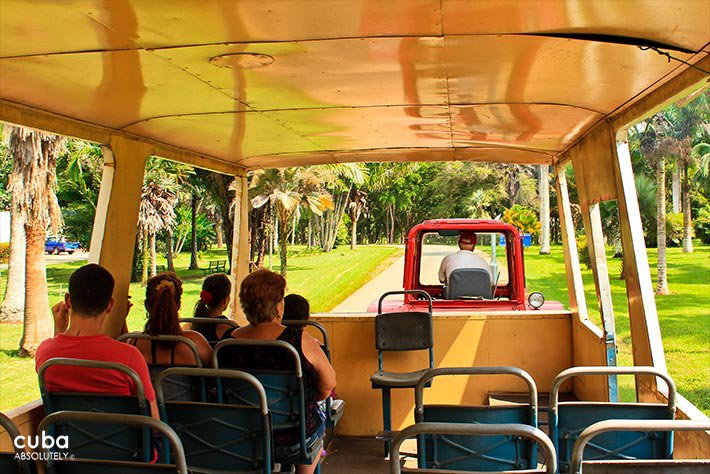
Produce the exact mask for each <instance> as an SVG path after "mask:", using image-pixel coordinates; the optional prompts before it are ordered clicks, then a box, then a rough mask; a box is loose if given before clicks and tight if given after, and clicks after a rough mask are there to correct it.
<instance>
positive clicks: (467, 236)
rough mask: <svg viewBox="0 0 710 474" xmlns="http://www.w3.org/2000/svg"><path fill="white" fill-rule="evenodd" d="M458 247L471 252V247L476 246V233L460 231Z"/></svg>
mask: <svg viewBox="0 0 710 474" xmlns="http://www.w3.org/2000/svg"><path fill="white" fill-rule="evenodd" d="M459 248H460V249H461V250H470V251H472V252H473V249H474V248H476V234H475V233H474V232H461V233H460V234H459Z"/></svg>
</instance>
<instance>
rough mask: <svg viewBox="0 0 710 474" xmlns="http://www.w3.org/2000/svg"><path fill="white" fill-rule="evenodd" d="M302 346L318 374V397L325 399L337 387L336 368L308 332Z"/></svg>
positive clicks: (304, 334)
mask: <svg viewBox="0 0 710 474" xmlns="http://www.w3.org/2000/svg"><path fill="white" fill-rule="evenodd" d="M301 347H302V349H303V355H305V356H306V358H307V359H308V360H309V361H310V363H311V364H313V367H314V368H315V369H316V373H317V374H318V397H319V399H320V400H325V399H326V398H328V397H329V396H330V394H331V393H332V392H333V389H334V388H335V383H336V380H335V369H334V368H333V366H332V365H330V362H329V361H328V358H327V357H326V356H325V352H323V349H322V348H321V346H320V344H319V343H318V341H316V340H315V339H314V338H313V336H311V335H310V334H308V333H306V332H304V333H303V336H302V339H301Z"/></svg>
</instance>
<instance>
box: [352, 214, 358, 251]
mask: <svg viewBox="0 0 710 474" xmlns="http://www.w3.org/2000/svg"><path fill="white" fill-rule="evenodd" d="M356 247H357V217H355V216H354V215H353V218H352V222H351V226H350V250H355V248H356Z"/></svg>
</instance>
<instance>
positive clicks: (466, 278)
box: [444, 268, 493, 300]
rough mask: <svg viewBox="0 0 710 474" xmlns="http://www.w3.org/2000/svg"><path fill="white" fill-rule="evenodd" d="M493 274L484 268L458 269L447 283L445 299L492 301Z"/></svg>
mask: <svg viewBox="0 0 710 474" xmlns="http://www.w3.org/2000/svg"><path fill="white" fill-rule="evenodd" d="M492 292H493V289H492V287H491V274H490V273H488V270H486V269H484V268H458V269H456V270H454V271H452V272H451V274H450V275H449V278H448V281H447V282H446V287H445V294H444V299H447V300H461V299H476V298H483V299H491V298H492V297H493V294H492Z"/></svg>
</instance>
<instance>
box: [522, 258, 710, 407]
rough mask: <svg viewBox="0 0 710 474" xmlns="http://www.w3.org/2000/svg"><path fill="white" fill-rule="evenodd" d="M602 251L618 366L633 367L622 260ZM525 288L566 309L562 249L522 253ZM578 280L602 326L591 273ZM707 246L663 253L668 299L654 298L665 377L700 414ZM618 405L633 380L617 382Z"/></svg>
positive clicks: (706, 352) (704, 396) (707, 315)
mask: <svg viewBox="0 0 710 474" xmlns="http://www.w3.org/2000/svg"><path fill="white" fill-rule="evenodd" d="M612 253H613V252H611V251H608V252H607V263H608V266H609V281H610V284H611V297H612V303H613V306H614V318H615V321H616V332H617V345H618V361H617V363H618V364H619V365H633V356H632V354H631V331H630V328H629V314H628V309H627V303H626V285H625V283H624V281H623V280H620V279H619V274H620V271H621V260H620V259H613V258H612ZM648 258H649V265H650V266H651V278H652V279H653V282H654V284H655V282H656V265H657V264H658V260H657V253H656V249H649V250H648ZM525 268H526V271H527V287H528V289H529V290H530V291H536V290H537V291H542V292H543V294H544V295H545V297H546V299H548V300H557V301H562V303H563V304H564V305H565V306H568V302H569V298H568V294H567V288H566V286H567V285H566V280H565V267H564V261H563V256H562V248H561V247H554V246H553V248H552V254H551V255H544V256H543V255H538V248H537V247H532V248H530V249H526V255H525ZM582 277H583V280H584V289H585V294H586V298H587V307H588V308H589V317H590V319H591V320H592V321H594V323H595V324H597V325H598V326H600V327H601V317H600V314H599V310H598V306H597V297H596V290H595V288H594V280H593V277H592V271H591V270H587V269H586V268H584V265H582ZM709 283H710V247H706V246H704V247H701V246H696V248H695V252H694V253H692V254H687V253H683V252H682V249H680V248H669V249H668V285H669V287H670V290H671V294H670V295H667V296H658V295H657V296H656V307H657V309H658V318H659V323H660V326H661V336H662V338H663V346H664V349H665V353H666V363H667V365H668V372H669V373H670V375H671V377H673V379H674V380H675V382H676V385H677V386H678V391H679V392H680V393H681V394H682V395H683V396H684V397H686V398H687V399H688V400H690V401H691V402H693V403H694V404H695V405H696V406H697V407H698V408H699V409H700V410H702V411H703V412H704V413H705V414H707V415H710V291H708V290H710V285H709ZM619 386H620V395H621V398H622V400H626V401H630V400H634V399H635V393H634V388H633V380H632V379H631V377H629V376H624V377H621V378H620V380H619Z"/></svg>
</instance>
